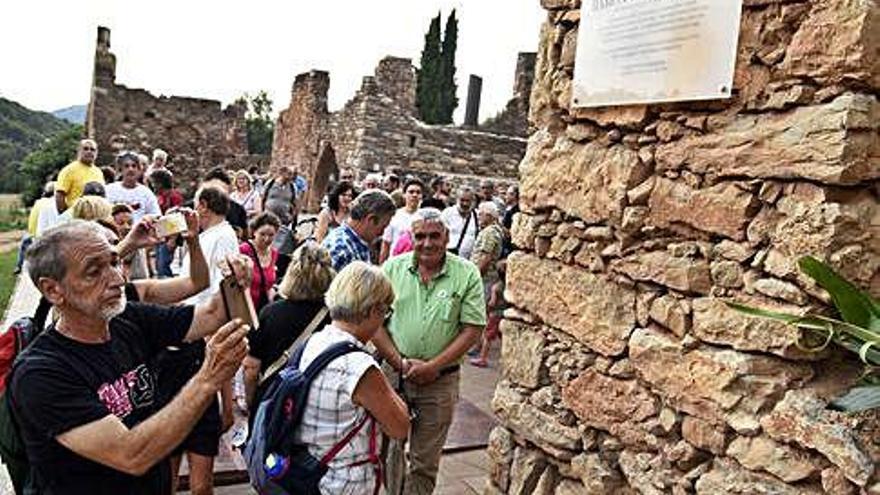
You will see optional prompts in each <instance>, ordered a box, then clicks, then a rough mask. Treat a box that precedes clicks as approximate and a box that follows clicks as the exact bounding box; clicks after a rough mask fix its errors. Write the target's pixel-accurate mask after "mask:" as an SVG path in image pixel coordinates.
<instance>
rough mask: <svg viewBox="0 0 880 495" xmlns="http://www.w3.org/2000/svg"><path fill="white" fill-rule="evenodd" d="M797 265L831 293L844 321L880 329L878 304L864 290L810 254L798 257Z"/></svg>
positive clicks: (876, 329)
mask: <svg viewBox="0 0 880 495" xmlns="http://www.w3.org/2000/svg"><path fill="white" fill-rule="evenodd" d="M798 266H800V268H801V271H803V272H804V273H806V274H807V275H809V276H810V277H811V278H812V279H813V280H815V281H816V283H818V284H819V286H820V287H822V288H823V289H825V290H827V291H828V293H829V294H831V299H832V300H833V302H834V306H835V307H836V308H837V310H838V311H839V312H840V316H841V317H842V318H843V320H844V321H846V322H849V323H852V324H853V325H858V326H860V327H864V328H868V329H871V330H874V331H880V304H878V303H877V302H876V301H874V300H873V299H872V298H871V296H869V295H868V294H867V293H866V292H863V291H861V290H859V289H858V287H856V286H855V285H853V284H851V283H849V281H847V280H846V279H844V278H843V277H841V276H840V275H838V274H837V273H835V272H834V270H832V269H831V267H829V266H828V265H826V264H825V263H822V262H821V261H819V260H817V259H816V258H813V257H812V256H804V257H803V258H801V259H799V260H798Z"/></svg>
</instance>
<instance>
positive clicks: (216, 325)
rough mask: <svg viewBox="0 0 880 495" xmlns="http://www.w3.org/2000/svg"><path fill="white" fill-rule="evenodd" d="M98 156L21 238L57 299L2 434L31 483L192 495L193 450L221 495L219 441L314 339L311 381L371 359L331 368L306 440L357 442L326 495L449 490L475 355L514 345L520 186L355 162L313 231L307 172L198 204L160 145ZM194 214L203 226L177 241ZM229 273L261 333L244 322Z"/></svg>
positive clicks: (246, 177) (226, 174)
mask: <svg viewBox="0 0 880 495" xmlns="http://www.w3.org/2000/svg"><path fill="white" fill-rule="evenodd" d="M97 154H98V149H97V145H96V143H95V142H94V141H93V140H89V139H85V140H83V141H82V142H81V143H80V145H79V148H78V153H77V157H76V160H74V161H73V162H71V163H70V164H69V165H67V166H66V167H64V168H63V169H62V170H61V171H60V172H59V173H58V175H57V178H56V179H55V180H54V181H52V182H50V183H48V184H46V187H45V191H44V197H43V198H41V199H39V200H38V201H37V202H36V203H35V204H34V205H33V208H32V210H31V215H30V219H29V220H30V221H29V224H28V235H27V236H26V237H25V239H24V240H23V241H22V247H21V251H20V252H21V256H20V260H21V261H23V262H24V263H25V267H26V269H27V273H28V275H29V277H30V280H31V281H32V282H33V283H34V285H35V286H36V287H37V289H39V291H40V293H41V296H42V298H41V301H40V304H39V305H38V307H37V308H34V318H33V322H34V323H33V324H34V327H35V328H36V329H37V331H38V332H39V337H38V338H36V339H34V340H33V342H32V343H31V344H30V345H29V346H28V347H27V349H25V350H24V351H23V352H22V353H21V354H20V355H19V357H18V359H17V360H16V361H15V365H14V366H13V368H12V371H11V373H10V375H9V377H8V381H7V383H8V387H7V389H6V392H5V395H4V402H3V403H2V404H0V437H2V435H3V434H4V433H3V431H4V428H3V425H4V422H8V423H9V424H12V425H14V428H13V430H14V431H16V432H17V434H18V435H20V440H21V442H22V445H23V448H22V449H21V455H15V454H16V452H15V451H14V450H11V449H8V448H3V447H2V445H3V444H4V441H3V439H2V438H0V454H2V455H3V458H4V461H5V462H6V464H7V467H8V469H9V471H10V474H11V475H12V478H13V481H14V484H15V487H16V491H17V492H18V493H46V494H67V493H108V494H109V493H112V494H122V493H145V494H146V493H156V494H164V493H173V492H174V491H175V490H176V487H177V478H178V471H179V466H180V463H181V460H182V457H183V456H184V455H185V456H186V460H187V464H188V466H189V483H190V490H191V491H192V493H194V494H205V493H212V490H213V469H214V459H215V457H216V456H217V454H218V446H219V442H220V437H221V435H222V434H223V433H224V432H225V431H227V430H228V429H229V428H230V427H232V425H233V423H234V420H235V418H236V417H237V416H239V417H241V416H244V417H246V416H248V415H253V411H254V405H255V403H257V402H258V400H259V399H258V397H259V394H260V390H261V389H260V383H261V382H262V381H263V380H265V379H266V377H267V376H269V375H271V374H272V373H275V372H277V370H275V369H273V368H274V364H275V363H278V362H279V360H281V361H284V360H285V359H288V358H289V356H290V353H291V351H292V350H293V349H294V347H296V348H298V349H299V353H298V355H299V356H301V357H300V360H299V362H298V363H292V364H291V362H287V365H288V366H290V365H294V366H299V368H300V369H301V370H306V369H307V368H308V366H309V364H310V363H311V362H312V361H314V360H316V359H318V357H319V356H320V355H321V353H322V352H324V351H326V350H327V349H329V348H331V347H332V346H333V345H334V344H339V343H346V342H347V343H350V344H352V345H355V346H357V347H358V348H360V349H363V350H364V351H366V352H362V353H352V354H347V355H344V356H341V357H338V358H336V359H334V360H333V361H331V362H330V364H329V365H327V367H326V368H324V370H323V371H321V372H320V373H319V374H318V375H317V376H316V378H315V380H314V382H312V383H311V385H310V387H311V388H310V389H309V396H308V397H309V400H308V404H307V407H306V409H305V412H304V414H303V417H302V423H301V424H300V425H299V427H298V428H297V430H296V431H295V432H294V433H293V436H294V438H293V439H291V440H292V441H294V440H295V441H297V442H300V443H304V444H307V445H308V446H309V451H310V452H311V453H312V454H313V455H315V456H316V457H321V456H323V455H324V454H326V453H327V451H329V450H334V451H335V450H337V449H336V448H334V446H335V445H336V444H337V442H338V441H339V440H340V439H341V438H343V437H345V438H346V439H347V443H346V444H345V445H344V446H342V447H341V450H339V452H338V455H335V457H333V459H332V460H331V461H329V465H328V471H327V473H326V474H325V475H324V476H323V477H322V478H321V480H320V490H321V492H322V493H333V494H336V493H372V492H374V489H376V487H378V486H379V485H380V484H384V485H385V487H386V492H387V493H394V494H399V493H406V494H427V493H431V492H432V491H433V489H434V485H435V482H436V477H437V473H438V467H439V462H440V454H441V451H442V447H443V444H444V443H445V441H446V436H447V433H448V430H449V427H450V425H451V423H452V417H453V411H454V408H455V404H456V402H457V400H458V394H459V381H460V373H461V365H462V363H463V362H464V360H465V359H467V355H468V354H470V355H471V357H472V359H471V360H470V363H471V364H472V365H474V366H488V365H489V360H488V357H489V349H490V346H491V344H492V342H493V340H494V339H497V338H498V337H499V332H498V322H499V321H500V314H501V311H503V309H504V307H503V304H504V303H503V291H504V278H505V257H506V256H507V254H508V253H509V252H510V250H511V244H510V234H509V230H510V228H511V224H512V221H513V215H514V214H515V213H516V211H518V206H517V203H518V190H517V188H516V186H515V185H511V186H509V187H508V188H507V189H506V190H505V191H504V194H503V198H501V197H499V195H497V194H496V187H495V184H493V183H492V182H490V181H484V182H482V183H481V184H480V187H479V189H478V190H476V191H475V190H473V189H472V188H470V187H467V186H461V187H459V188H458V190H457V191H455V194H453V192H452V191H451V189H450V184H449V182H448V181H446V180H444V179H443V178H440V177H438V178H435V179H433V180H432V181H431V182H430V189H429V188H427V187H426V186H425V183H423V182H422V180H420V179H419V178H417V177H413V176H406V177H399V176H397V175H396V174H393V173H388V174H385V175H382V174H368V175H366V176H365V177H363V179H362V180H359V178H358V177H357V174H356V172H355V171H354V170H353V169H343V170H341V171H340V173H339V177H338V180H337V181H335V182H334V183H332V184H331V186H330V187H329V188H328V191H327V193H326V196H325V201H324V203H323V204H322V208H321V211H320V212H319V213H318V215H317V218H316V219H315V220H314V222H315V227H314V231H313V232H312V233H311V235H303V233H302V232H301V229H298V225H299V223H300V222H298V220H300V219H301V218H302V217H304V216H305V215H304V214H303V213H302V212H301V211H300V210H301V204H302V202H303V198H304V197H305V194H306V192H307V190H308V187H309V184H308V183H307V182H306V181H305V180H304V179H303V178H302V177H301V176H299V175H297V172H298V171H297V170H296V167H294V166H279V167H276V168H275V169H273V170H272V171H271V172H270V173H269V174H268V175H267V176H261V175H259V174H258V173H257V172H256V170H249V171H248V170H234V171H228V170H224V169H222V168H215V169H212V170H210V171H209V172H208V173H207V174H205V176H204V177H203V178H202V180H201V182H200V183H199V185H198V188H197V190H196V191H195V192H194V194H193V195H192V197H191V198H187V197H186V196H185V195H184V194H182V193H181V191H179V190H177V189H176V188H175V187H174V173H173V161H171V160H170V159H169V155H168V153H166V152H165V151H163V150H159V149H156V150H153V152H152V160H150V159H149V158H148V156H146V155H143V154H140V153H136V152H128V151H126V152H121V153H119V154H117V155H116V157H115V162H114V163H115V166H114V167H103V168H101V167H98V166H97V165H96V158H97ZM175 215H176V216H177V218H180V219H182V220H180V221H182V222H184V223H185V228H184V229H182V230H180V231H176V230H174V231H168V228H169V227H168V225H169V223H171V224H173V222H170V218H171V217H172V216H175ZM19 266H21V265H19ZM224 280H227V281H228V280H233V281H234V283H235V284H237V286H239V287H241V288H242V290H243V292H245V293H246V294H247V295H248V298H249V300H250V302H251V304H252V305H253V307H254V310H255V313H256V314H257V315H258V316H257V319H256V321H255V322H254V323H255V324H254V325H250V324H248V322H246V321H245V320H243V319H242V318H232V317H231V313H230V309H229V302H228V301H227V300H226V298H225V296H224V291H223V290H221V284H222V283H225V282H224ZM368 420H369V423H370V425H371V428H361V426H363V425H364V424H365V423H367V422H368ZM377 431H381V432H382V433H383V435H382V438H383V441H382V442H381V443H382V449H381V455H379V453H378V452H377V449H376V444H377V438H376V435H377ZM246 436H247V434H246V432H245V433H244V435H243V437H244V438H246ZM349 437H350V438H349ZM244 438H243V439H244ZM243 439H242V440H243ZM407 442H408V447H407ZM335 454H336V453H335ZM379 465H384V469H377V468H378V466H379ZM25 490H29V491H25Z"/></svg>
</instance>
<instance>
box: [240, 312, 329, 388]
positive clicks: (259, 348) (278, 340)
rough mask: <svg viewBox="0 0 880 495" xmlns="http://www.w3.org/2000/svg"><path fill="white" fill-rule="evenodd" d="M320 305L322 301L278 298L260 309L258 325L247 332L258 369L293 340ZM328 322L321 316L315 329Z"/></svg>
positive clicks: (262, 369)
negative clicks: (256, 328) (258, 365)
mask: <svg viewBox="0 0 880 495" xmlns="http://www.w3.org/2000/svg"><path fill="white" fill-rule="evenodd" d="M323 307H324V301H322V300H320V299H319V300H315V301H288V300H287V299H283V298H278V299H276V300H275V302H273V303H271V304H268V305H267V306H266V307H265V308H263V310H262V311H260V329H259V330H251V332H250V334H249V335H248V344H249V345H250V351H249V353H250V355H251V356H253V357H255V358H257V359H259V360H260V361H261V363H260V371H266V369H267V368H268V367H269V366H271V365H272V363H273V362H275V360H276V359H278V357H279V356H281V354H282V353H284V351H286V350H287V348H288V347H290V345H291V344H293V341H294V340H296V338H297V337H299V335H300V334H301V333H303V331H304V330H305V329H306V327H307V326H309V323H311V322H312V320H313V319H314V318H315V315H317V314H318V311H320V310H321V308H323ZM327 323H330V320H329V318H325V319H324V321H322V322H321V323H320V324H319V325H318V326H317V327H316V328H315V330H320V329H321V328H324V325H326V324H327Z"/></svg>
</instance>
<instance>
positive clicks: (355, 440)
mask: <svg viewBox="0 0 880 495" xmlns="http://www.w3.org/2000/svg"><path fill="white" fill-rule="evenodd" d="M324 301H325V302H326V304H327V308H328V310H329V312H330V318H331V319H332V321H331V322H330V324H329V325H327V326H326V327H325V328H324V329H323V330H322V331H320V332H318V333H315V334H313V335H312V336H311V337H310V338H309V339H308V340H307V341H306V342H305V343H304V349H303V351H302V358H301V359H300V362H299V363H298V365H299V369H300V370H301V371H304V370H305V369H306V368H308V366H309V364H311V363H312V361H314V360H315V359H316V358H317V357H318V356H319V355H320V354H321V353H323V352H324V351H325V350H327V349H329V348H330V347H331V346H333V345H335V344H339V343H351V344H354V345H355V346H357V347H359V348H360V349H362V350H363V351H364V352H350V353H348V354H344V355H342V356H340V357H338V358H336V359H334V360H332V361H330V363H329V364H328V365H327V366H326V367H325V368H324V369H323V370H322V371H320V372H319V373H318V374H317V375H316V376H315V379H314V381H312V384H311V386H310V388H309V400H308V403H307V405H306V408H305V410H304V411H303V416H302V421H301V423H300V425H299V427H298V428H296V430H295V431H294V441H295V442H296V443H302V444H305V445H308V449H309V453H310V454H311V455H312V456H313V457H315V458H318V459H320V458H322V457H323V456H324V455H325V454H327V452H329V451H330V450H331V449H332V448H333V447H334V446H335V445H336V444H337V443H338V442H340V440H342V439H343V438H344V437H346V435H348V434H350V433H352V432H356V433H355V434H354V436H353V437H352V438H351V440H350V441H349V442H348V443H347V444H346V445H345V446H344V447H343V448H342V449H341V450H339V452H338V453H337V454H336V456H335V457H333V458H332V459H331V460H330V461H329V463H328V464H327V466H328V470H327V473H326V474H324V476H323V477H322V478H321V481H320V489H321V493H350V494H362V493H363V494H368V493H375V492H374V490H375V489H376V488H377V487H378V485H379V484H380V483H381V481H382V480H381V479H380V478H379V477H378V476H377V474H378V473H380V470H379V469H378V454H379V453H378V447H377V446H378V444H379V440H380V439H379V438H378V431H377V430H378V429H381V430H382V431H383V432H384V433H385V434H386V435H388V436H389V437H391V438H395V439H401V438H405V437H406V436H407V434H408V433H409V428H410V419H409V410H408V408H407V406H406V403H405V402H404V401H403V399H401V398H400V396H398V395H397V394H396V393H395V392H394V389H393V388H392V387H391V384H390V383H389V382H388V379H387V378H386V377H385V375H384V374H383V373H382V371H381V370H380V369H379V365H378V363H377V362H376V361H375V359H373V356H372V354H370V353H369V351H368V350H367V349H366V343H367V342H369V341H370V340H371V339H372V338H373V336H374V335H375V334H376V332H377V331H378V330H379V328H381V327H382V325H383V324H384V322H385V318H386V317H387V316H388V315H389V312H390V310H391V305H392V303H393V302H394V290H393V288H392V287H391V281H390V280H388V278H387V277H386V276H385V274H384V273H382V270H381V269H380V268H378V267H376V266H371V265H368V264H366V263H364V262H362V261H355V262H352V263H350V264H349V265H347V266H346V267H345V268H343V269H342V271H340V272H339V275H337V276H336V278H335V279H334V280H333V282H332V283H331V284H330V288H329V289H328V290H327V294H326V295H325V296H324ZM377 427H378V428H377Z"/></svg>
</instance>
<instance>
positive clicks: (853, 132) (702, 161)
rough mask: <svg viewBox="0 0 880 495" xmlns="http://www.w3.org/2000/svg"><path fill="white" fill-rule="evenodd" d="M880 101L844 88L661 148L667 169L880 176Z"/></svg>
mask: <svg viewBox="0 0 880 495" xmlns="http://www.w3.org/2000/svg"><path fill="white" fill-rule="evenodd" d="M878 114H880V104H878V102H877V99H876V98H875V97H873V96H866V95H858V94H844V95H842V96H840V97H838V98H836V99H835V100H834V101H832V102H829V103H825V104H821V105H814V106H807V107H798V108H795V109H793V110H791V111H788V112H782V113H768V114H760V115H738V116H737V117H735V118H733V119H732V120H731V121H730V122H729V123H728V124H727V125H726V126H725V127H723V128H720V129H717V130H716V132H714V133H712V134H707V135H703V136H696V137H685V138H682V139H680V140H678V141H674V142H671V143H666V144H661V145H660V146H658V147H657V151H656V153H655V160H656V161H657V165H658V166H659V167H660V168H664V169H673V170H677V169H680V168H682V167H686V168H688V169H690V170H691V171H693V172H696V173H703V174H704V173H712V174H715V175H717V176H719V177H749V178H756V179H806V180H813V181H818V182H822V183H825V184H845V185H852V184H858V183H859V182H863V181H868V180H872V179H877V178H878V177H880V161H878V156H880V140H878V139H877V129H878V126H880V117H878Z"/></svg>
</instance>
